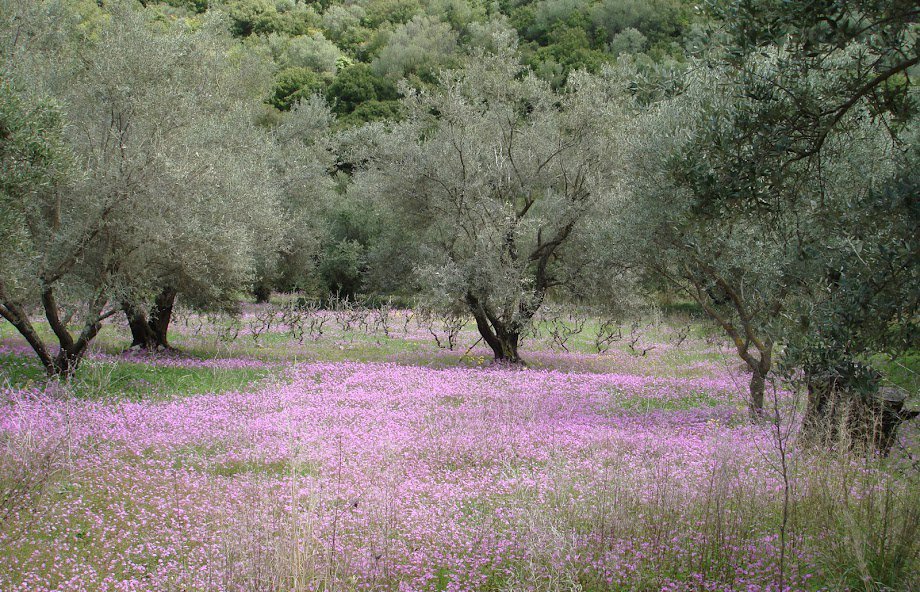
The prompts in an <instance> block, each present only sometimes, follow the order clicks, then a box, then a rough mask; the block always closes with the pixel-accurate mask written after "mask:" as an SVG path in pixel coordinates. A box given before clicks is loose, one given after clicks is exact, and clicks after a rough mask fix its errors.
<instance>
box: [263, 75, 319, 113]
mask: <svg viewBox="0 0 920 592" xmlns="http://www.w3.org/2000/svg"><path fill="white" fill-rule="evenodd" d="M325 91H326V80H325V79H324V77H323V76H321V75H320V74H317V73H316V72H314V71H313V70H310V69H308V68H286V69H284V70H282V71H281V72H279V73H278V78H277V80H275V85H274V87H273V88H272V94H271V97H270V98H269V100H268V102H269V104H271V105H272V106H274V107H275V108H276V109H278V110H280V111H289V110H290V109H291V107H293V106H294V104H295V103H297V102H298V101H301V100H304V99H306V98H309V97H311V96H313V95H317V94H319V95H322V94H325Z"/></svg>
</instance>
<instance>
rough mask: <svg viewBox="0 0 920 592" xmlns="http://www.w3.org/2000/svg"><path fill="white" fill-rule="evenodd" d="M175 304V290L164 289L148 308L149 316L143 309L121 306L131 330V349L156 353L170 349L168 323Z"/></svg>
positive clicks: (128, 304)
mask: <svg viewBox="0 0 920 592" xmlns="http://www.w3.org/2000/svg"><path fill="white" fill-rule="evenodd" d="M175 302H176V290H175V289H174V288H171V287H167V288H164V289H163V290H162V291H161V292H160V293H159V294H157V296H156V298H154V301H153V304H152V305H151V306H150V314H149V316H148V315H147V314H145V313H144V311H143V309H142V308H140V307H138V306H136V305H134V304H132V303H130V302H125V303H123V304H122V310H124V312H125V316H126V317H127V319H128V327H130V329H131V347H132V348H137V349H142V350H147V351H157V350H164V349H172V348H171V346H170V345H169V339H168V334H169V323H170V321H171V320H172V311H173V306H174V305H175Z"/></svg>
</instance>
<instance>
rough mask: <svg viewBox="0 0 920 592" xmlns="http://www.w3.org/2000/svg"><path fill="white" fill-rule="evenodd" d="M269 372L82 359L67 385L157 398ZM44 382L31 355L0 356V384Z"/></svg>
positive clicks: (99, 395) (242, 383) (86, 394)
mask: <svg viewBox="0 0 920 592" xmlns="http://www.w3.org/2000/svg"><path fill="white" fill-rule="evenodd" d="M271 374H272V372H271V371H270V370H268V369H264V368H208V367H204V368H195V367H179V366H158V365H152V364H144V363H140V362H123V361H116V362H109V361H96V360H85V361H84V362H83V363H82V364H80V366H79V367H78V368H77V372H76V374H75V375H74V377H73V379H72V380H71V381H70V382H69V383H68V385H67V388H68V392H69V393H70V394H71V395H73V396H74V397H76V398H80V399H108V398H116V399H123V400H131V401H136V400H142V399H143V400H150V399H156V400H159V399H171V398H175V397H185V396H191V395H198V394H203V393H224V392H232V391H245V390H250V389H253V388H255V387H256V386H257V385H258V384H259V383H260V382H261V381H263V380H265V379H266V378H267V377H269V376H270V375H271ZM46 381H47V376H46V375H45V371H44V369H43V368H42V366H41V365H40V364H39V363H38V362H37V361H36V360H34V359H33V358H31V357H27V356H22V355H17V354H4V355H0V384H6V385H8V386H9V387H11V388H13V389H25V388H29V387H32V386H35V385H41V384H44V383H45V382H46Z"/></svg>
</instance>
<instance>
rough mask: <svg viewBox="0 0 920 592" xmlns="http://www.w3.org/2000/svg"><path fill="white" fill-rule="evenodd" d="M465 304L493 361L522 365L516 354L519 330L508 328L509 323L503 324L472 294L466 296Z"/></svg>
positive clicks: (519, 336)
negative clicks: (490, 350) (489, 349)
mask: <svg viewBox="0 0 920 592" xmlns="http://www.w3.org/2000/svg"><path fill="white" fill-rule="evenodd" d="M466 302H467V304H468V305H469V308H470V312H472V313H473V318H474V319H476V328H477V329H478V330H479V334H480V335H481V336H482V339H483V341H485V342H486V344H487V345H488V346H489V347H490V348H491V349H492V355H493V356H494V358H495V361H496V362H506V363H509V364H523V363H524V361H523V360H522V359H521V357H520V355H519V354H518V344H519V343H520V340H521V332H520V330H518V329H516V328H512V327H510V326H509V325H510V323H506V322H503V321H502V320H501V319H500V318H498V316H497V315H495V314H494V313H492V312H491V311H490V310H489V309H488V307H487V306H485V305H484V304H482V303H481V302H480V301H479V300H478V299H477V298H476V297H475V296H473V295H472V294H467V296H466Z"/></svg>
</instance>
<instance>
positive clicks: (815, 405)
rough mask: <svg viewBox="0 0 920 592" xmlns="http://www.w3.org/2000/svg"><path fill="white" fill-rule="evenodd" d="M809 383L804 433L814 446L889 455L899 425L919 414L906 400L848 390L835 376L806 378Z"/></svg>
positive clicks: (803, 423) (805, 437)
mask: <svg viewBox="0 0 920 592" xmlns="http://www.w3.org/2000/svg"><path fill="white" fill-rule="evenodd" d="M806 385H807V392H808V401H807V404H806V408H805V415H804V417H803V419H802V434H803V437H804V440H805V441H806V442H808V443H810V444H812V445H814V446H821V447H824V448H834V447H838V446H846V447H848V448H850V449H862V450H876V451H878V452H881V453H882V454H888V452H889V451H890V450H891V446H892V444H893V443H894V441H895V440H896V438H897V433H898V428H899V426H900V424H901V423H903V422H905V421H908V420H910V419H913V418H914V417H916V416H917V415H918V414H917V412H905V411H903V399H900V400H897V399H886V398H884V397H882V396H872V395H865V394H862V393H852V392H848V391H847V390H844V388H842V386H841V385H840V384H839V383H838V381H837V380H836V379H833V378H825V377H813V378H806Z"/></svg>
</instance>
